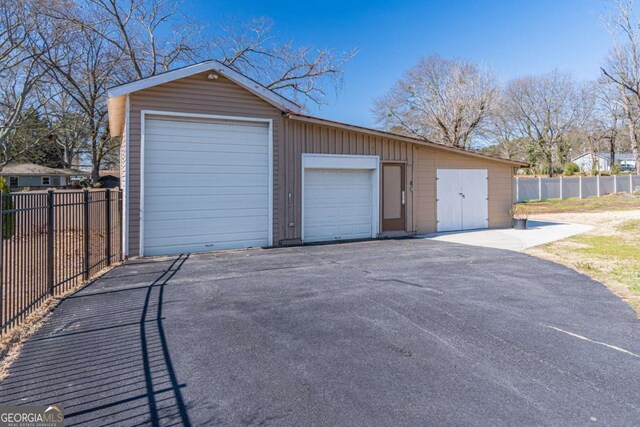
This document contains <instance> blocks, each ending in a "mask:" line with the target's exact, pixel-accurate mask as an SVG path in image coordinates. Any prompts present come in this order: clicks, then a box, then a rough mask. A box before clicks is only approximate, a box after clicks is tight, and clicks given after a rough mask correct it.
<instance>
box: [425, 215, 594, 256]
mask: <svg viewBox="0 0 640 427" xmlns="http://www.w3.org/2000/svg"><path fill="white" fill-rule="evenodd" d="M591 229H593V226H591V225H586V224H572V223H561V222H548V221H532V220H529V221H528V223H527V230H514V229H512V228H507V229H490V230H468V231H452V232H445V233H433V234H423V235H418V236H416V237H419V238H427V239H433V240H439V241H443V242H451V243H460V244H463V245H471V246H482V247H486V248H496V249H507V250H511V251H523V250H525V249H528V248H531V247H534V246H539V245H544V244H545V243H549V242H554V241H556V240H562V239H566V238H567V237H571V236H575V235H576V234H580V233H585V232H587V231H589V230H591Z"/></svg>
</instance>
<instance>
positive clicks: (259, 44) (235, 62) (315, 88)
mask: <svg viewBox="0 0 640 427" xmlns="http://www.w3.org/2000/svg"><path fill="white" fill-rule="evenodd" d="M356 54H357V50H350V51H346V52H343V53H339V54H337V53H335V52H333V51H331V50H329V49H314V48H312V47H309V46H302V47H295V46H294V45H293V43H292V42H290V41H289V42H285V43H281V42H278V40H277V38H276V37H275V35H274V34H273V23H272V22H271V21H270V20H268V19H266V18H259V19H254V20H252V21H250V22H249V23H248V24H245V25H232V26H225V27H223V34H222V35H221V36H219V37H218V38H216V39H214V40H213V41H212V43H211V50H210V53H209V55H211V56H212V57H214V58H218V59H219V60H220V61H221V62H222V63H224V64H225V65H227V66H229V67H231V68H233V69H235V70H237V71H239V72H241V73H242V74H244V75H247V76H249V77H251V78H253V79H254V80H256V81H258V82H260V83H262V84H263V85H264V86H266V87H267V88H268V89H271V90H274V91H276V92H279V93H281V94H283V95H285V96H288V97H290V98H292V99H294V100H296V101H302V102H304V101H305V100H310V101H311V102H314V103H316V104H321V103H323V101H324V98H325V95H326V87H327V86H331V85H333V86H334V87H335V86H337V85H338V84H339V82H340V79H341V77H342V73H343V71H342V68H343V66H344V65H345V64H346V63H347V62H348V61H350V60H351V59H352V58H353V57H354V56H355V55H356Z"/></svg>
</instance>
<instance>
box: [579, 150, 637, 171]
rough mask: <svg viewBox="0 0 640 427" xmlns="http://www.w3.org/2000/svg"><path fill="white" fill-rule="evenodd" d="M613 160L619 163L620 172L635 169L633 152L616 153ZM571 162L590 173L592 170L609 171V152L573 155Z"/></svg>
mask: <svg viewBox="0 0 640 427" xmlns="http://www.w3.org/2000/svg"><path fill="white" fill-rule="evenodd" d="M614 161H615V163H616V164H618V165H619V167H620V171H622V172H625V171H633V170H635V169H636V160H635V158H634V156H633V153H616V155H615V159H614ZM572 162H573V163H575V164H576V165H578V167H579V168H580V170H581V171H582V172H584V173H591V172H593V171H594V170H596V171H598V172H611V166H612V165H611V154H610V153H584V154H581V155H579V156H578V157H574V158H573V159H572Z"/></svg>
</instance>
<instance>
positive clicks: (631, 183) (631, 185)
mask: <svg viewBox="0 0 640 427" xmlns="http://www.w3.org/2000/svg"><path fill="white" fill-rule="evenodd" d="M629 193H633V174H632V173H629Z"/></svg>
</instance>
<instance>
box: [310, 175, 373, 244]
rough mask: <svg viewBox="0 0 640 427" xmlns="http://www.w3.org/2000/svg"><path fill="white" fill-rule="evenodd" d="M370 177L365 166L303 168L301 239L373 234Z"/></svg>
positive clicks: (347, 237)
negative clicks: (361, 167) (302, 222)
mask: <svg viewBox="0 0 640 427" xmlns="http://www.w3.org/2000/svg"><path fill="white" fill-rule="evenodd" d="M372 177H373V172H372V171H371V170H367V169H364V170H363V169H352V170H350V169H307V170H305V171H304V209H303V215H304V220H303V221H304V224H303V228H304V229H303V237H302V238H303V241H304V242H305V243H312V242H326V241H332V240H348V239H363V238H368V237H374V234H373V218H372V216H373V215H372V203H373V197H374V195H373V186H372Z"/></svg>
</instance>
